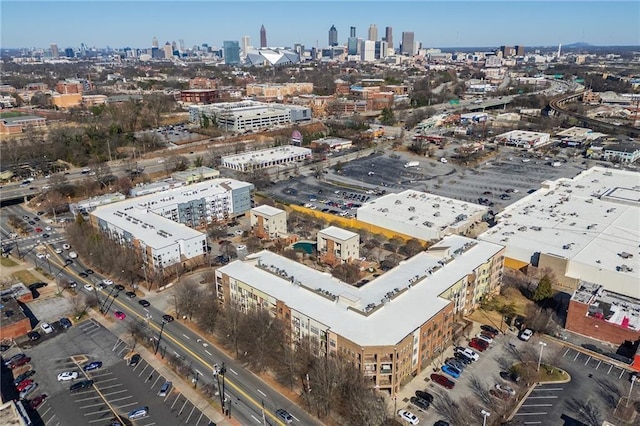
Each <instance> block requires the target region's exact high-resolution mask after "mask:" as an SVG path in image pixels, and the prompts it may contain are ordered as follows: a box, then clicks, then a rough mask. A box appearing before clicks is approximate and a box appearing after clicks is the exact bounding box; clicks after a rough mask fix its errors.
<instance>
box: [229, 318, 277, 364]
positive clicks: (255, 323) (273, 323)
mask: <svg viewBox="0 0 640 426" xmlns="http://www.w3.org/2000/svg"><path fill="white" fill-rule="evenodd" d="M242 330H243V333H242V335H241V336H240V339H241V342H242V346H243V349H244V357H245V359H246V361H248V362H249V363H250V364H251V365H252V366H253V368H254V369H255V370H257V371H258V372H261V371H262V370H264V369H265V368H266V366H267V365H268V364H269V361H271V359H270V355H271V354H273V353H274V352H275V351H276V350H277V347H278V340H277V339H278V336H279V335H281V334H282V333H283V332H284V330H283V327H282V324H281V323H280V321H279V320H278V319H277V318H275V317H273V316H272V315H271V313H270V312H269V311H267V310H265V309H252V310H250V311H249V312H248V313H247V314H246V315H245V316H244V318H243V327H242Z"/></svg>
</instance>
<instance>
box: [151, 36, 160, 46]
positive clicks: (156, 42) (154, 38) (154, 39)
mask: <svg viewBox="0 0 640 426" xmlns="http://www.w3.org/2000/svg"><path fill="white" fill-rule="evenodd" d="M159 46H160V45H159V44H158V38H157V37H156V36H153V39H152V40H151V47H159Z"/></svg>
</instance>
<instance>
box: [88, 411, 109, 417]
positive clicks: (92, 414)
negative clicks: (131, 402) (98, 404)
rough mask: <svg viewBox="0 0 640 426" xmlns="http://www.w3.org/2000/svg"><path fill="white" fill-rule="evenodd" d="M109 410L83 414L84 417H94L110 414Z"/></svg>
mask: <svg viewBox="0 0 640 426" xmlns="http://www.w3.org/2000/svg"><path fill="white" fill-rule="evenodd" d="M110 412H111V410H101V411H92V412H91V413H85V414H84V416H85V417H87V416H95V415H96V414H104V413H110Z"/></svg>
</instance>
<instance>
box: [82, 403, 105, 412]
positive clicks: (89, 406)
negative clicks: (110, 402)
mask: <svg viewBox="0 0 640 426" xmlns="http://www.w3.org/2000/svg"><path fill="white" fill-rule="evenodd" d="M101 405H104V402H102V401H101V402H99V403H97V404H89V405H81V406H80V407H78V408H80V409H81V410H83V409H85V408H91V407H99V406H101Z"/></svg>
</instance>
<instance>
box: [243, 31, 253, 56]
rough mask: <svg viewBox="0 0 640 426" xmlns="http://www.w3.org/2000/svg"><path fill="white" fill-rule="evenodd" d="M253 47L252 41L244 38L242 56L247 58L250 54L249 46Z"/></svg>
mask: <svg viewBox="0 0 640 426" xmlns="http://www.w3.org/2000/svg"><path fill="white" fill-rule="evenodd" d="M250 45H251V41H250V38H249V36H244V37H242V56H244V57H245V58H246V57H247V53H249V46H250Z"/></svg>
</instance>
